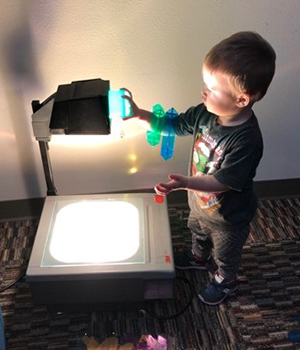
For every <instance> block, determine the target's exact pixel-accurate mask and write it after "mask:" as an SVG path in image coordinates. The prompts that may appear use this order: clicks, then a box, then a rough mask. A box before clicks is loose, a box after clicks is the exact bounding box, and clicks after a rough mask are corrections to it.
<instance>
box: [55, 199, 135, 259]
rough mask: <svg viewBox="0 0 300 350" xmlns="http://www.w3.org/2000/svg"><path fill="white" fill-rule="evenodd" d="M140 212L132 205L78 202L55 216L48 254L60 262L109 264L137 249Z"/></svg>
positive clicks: (64, 208)
mask: <svg viewBox="0 0 300 350" xmlns="http://www.w3.org/2000/svg"><path fill="white" fill-rule="evenodd" d="M139 230H140V229H139V212H138V209H137V208H136V206H134V205H133V204H131V203H127V202H123V201H114V200H99V201H98V200H93V201H80V202H76V203H72V204H69V205H67V206H65V207H63V208H62V209H60V210H59V211H58V213H57V215H56V219H55V223H54V227H53V232H52V238H51V243H50V254H51V255H52V257H53V258H54V259H56V260H58V261H60V262H62V263H70V264H71V263H87V264H89V263H112V262H120V261H124V260H126V259H129V258H131V257H132V256H133V255H134V254H135V253H136V252H137V250H138V248H139V245H140V241H139Z"/></svg>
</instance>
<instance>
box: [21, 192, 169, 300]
mask: <svg viewBox="0 0 300 350" xmlns="http://www.w3.org/2000/svg"><path fill="white" fill-rule="evenodd" d="M174 277H175V271H174V263H173V254H172V244H171V235H170V226H169V217H168V210H167V204H166V202H164V203H157V202H156V201H155V200H154V195H153V194H149V193H136V194H106V195H72V196H48V197H47V198H46V200H45V204H44V208H43V212H42V216H41V219H40V223H39V227H38V231H37V234H36V238H35V242H34V246H33V249H32V253H31V257H30V261H29V265H28V269H27V273H26V279H27V282H28V283H29V286H30V289H31V292H32V295H33V300H34V303H36V304H62V305H66V304H97V303H116V302H140V301H143V300H146V299H161V298H171V297H172V293H173V279H174Z"/></svg>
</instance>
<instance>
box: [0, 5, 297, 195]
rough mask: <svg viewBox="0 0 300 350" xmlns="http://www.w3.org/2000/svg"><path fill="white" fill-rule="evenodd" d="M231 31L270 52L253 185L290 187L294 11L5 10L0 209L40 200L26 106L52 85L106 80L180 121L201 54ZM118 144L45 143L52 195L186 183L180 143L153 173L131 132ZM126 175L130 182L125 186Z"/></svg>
mask: <svg viewBox="0 0 300 350" xmlns="http://www.w3.org/2000/svg"><path fill="white" fill-rule="evenodd" d="M240 30H255V31H257V32H259V33H260V34H261V35H262V36H264V37H265V38H266V39H267V40H269V41H270V43H271V44H272V45H273V46H274V48H275V50H276V52H277V55H278V59H277V72H276V76H275V78H274V81H273V84H272V86H271V88H270V90H269V93H268V95H267V97H266V98H265V99H264V100H263V101H261V102H260V103H259V104H257V106H255V112H256V114H257V116H258V117H259V119H260V123H261V127H262V130H263V133H264V139H265V155H264V158H263V161H262V162H261V165H260V167H259V170H258V173H257V180H272V179H287V178H298V177H300V166H299V159H300V142H299V135H300V127H299V107H298V105H299V92H300V69H299V66H300V1H298V0H260V1H257V0H256V1H255V0H252V1H249V0H228V1H224V0H122V1H121V0H10V1H4V0H2V1H1V12H0V43H1V50H0V79H1V80H0V150H1V152H0V167H1V173H0V200H11V199H25V198H34V197H40V196H44V195H45V190H46V189H45V183H44V178H43V171H42V164H41V160H40V156H39V150H38V144H37V142H36V141H35V139H34V137H33V133H32V128H31V101H32V100H35V99H38V100H41V101H42V100H44V99H45V98H47V97H48V96H49V95H50V94H52V93H53V92H55V91H56V89H57V86H58V85H60V84H65V83H69V82H71V81H74V80H81V79H92V78H102V79H108V80H110V83H111V88H113V89H118V88H120V87H123V86H125V87H128V88H129V89H131V90H132V92H133V94H134V97H135V100H136V102H137V103H138V104H139V105H140V106H142V107H144V108H151V107H152V106H153V105H154V104H155V103H161V104H162V105H163V106H164V107H165V108H171V107H174V108H176V109H177V110H178V111H183V110H185V109H186V108H188V107H189V106H191V105H195V104H198V103H199V101H200V91H201V84H202V80H201V75H200V68H201V62H202V59H203V56H204V55H205V53H206V52H207V50H208V49H209V48H210V47H211V46H212V45H214V44H215V43H216V42H218V41H219V40H221V39H223V38H224V37H226V36H228V35H230V34H232V33H234V32H236V31H240ZM125 129H126V130H125V138H123V139H119V138H112V137H111V138H101V139H97V140H95V139H92V140H88V141H89V143H85V144H84V145H81V146H79V145H78V144H77V141H72V142H71V144H64V145H63V144H62V143H63V142H64V140H63V139H53V140H52V141H51V143H50V148H51V159H52V166H53V170H54V176H55V182H56V186H57V188H58V192H59V193H60V194H70V193H93V192H103V191H105V192H106V191H117V190H126V189H139V188H150V187H152V186H153V185H154V184H155V183H156V182H157V181H161V180H165V179H166V177H167V174H168V173H169V172H180V173H183V174H186V169H187V159H188V155H189V150H190V142H191V139H190V138H184V139H182V138H181V139H179V138H177V140H176V150H175V155H174V157H173V159H172V160H170V161H168V162H165V161H164V160H162V159H161V158H160V156H159V151H160V149H159V148H160V147H158V148H151V147H150V146H149V145H148V144H147V142H146V138H145V133H144V130H143V129H142V127H141V126H139V125H137V124H136V123H135V122H128V124H126V126H125ZM133 167H135V168H136V170H137V172H135V173H133V174H131V173H130V172H131V171H132V170H131V169H132V168H133Z"/></svg>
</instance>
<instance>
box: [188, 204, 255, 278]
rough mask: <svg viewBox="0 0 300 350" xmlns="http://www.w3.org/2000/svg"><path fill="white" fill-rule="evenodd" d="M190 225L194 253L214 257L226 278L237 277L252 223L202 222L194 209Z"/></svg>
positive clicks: (191, 213)
mask: <svg viewBox="0 0 300 350" xmlns="http://www.w3.org/2000/svg"><path fill="white" fill-rule="evenodd" d="M188 227H189V229H190V230H191V233H192V249H193V253H194V254H196V255H197V256H199V257H200V258H203V259H207V258H208V257H209V256H210V255H212V257H213V258H214V260H215V262H216V264H217V266H218V270H219V272H220V274H221V276H223V277H224V278H225V279H226V280H229V281H231V280H233V279H235V278H236V277H237V273H238V270H239V267H240V265H241V255H242V250H243V245H244V244H245V242H246V240H247V238H248V235H249V232H250V224H246V225H244V226H243V227H241V228H240V227H239V228H234V227H223V226H219V225H213V224H210V223H207V222H205V223H204V222H201V221H200V220H199V218H197V216H196V214H194V213H193V211H191V212H190V215H189V219H188Z"/></svg>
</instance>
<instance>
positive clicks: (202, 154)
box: [173, 104, 263, 226]
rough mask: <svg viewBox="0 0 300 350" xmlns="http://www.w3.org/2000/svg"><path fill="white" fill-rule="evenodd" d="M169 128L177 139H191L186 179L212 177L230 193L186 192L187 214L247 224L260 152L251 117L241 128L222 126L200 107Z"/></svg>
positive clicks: (258, 135)
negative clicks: (189, 212)
mask: <svg viewBox="0 0 300 350" xmlns="http://www.w3.org/2000/svg"><path fill="white" fill-rule="evenodd" d="M173 127H174V130H175V132H176V134H177V135H178V136H184V135H193V137H194V143H193V149H192V154H191V163H190V173H189V175H191V176H207V175H213V176H214V177H215V178H216V179H217V180H218V181H219V182H221V183H222V184H224V185H226V186H227V187H229V188H230V189H231V190H230V191H228V192H224V193H207V192H199V191H188V194H189V204H190V207H191V210H193V211H194V212H195V214H196V215H198V216H199V217H200V218H203V219H205V220H208V221H209V222H211V223H216V224H222V225H230V226H232V225H243V224H246V223H248V222H250V221H251V220H252V218H253V216H254V213H255V210H256V207H257V199H256V196H255V194H254V192H253V178H254V176H255V172H256V168H257V166H258V164H259V161H260V159H261V157H262V152H263V141H262V135H261V131H260V128H259V125H258V121H257V119H256V117H255V115H254V114H253V115H252V117H251V118H250V119H249V120H247V121H246V122H244V123H243V124H240V125H237V126H222V125H219V124H218V123H217V116H216V115H214V114H212V113H209V112H208V111H207V110H206V107H205V106H204V105H203V104H200V105H198V106H196V107H191V108H189V109H188V110H187V111H186V112H185V113H181V114H180V115H179V116H178V118H177V119H176V120H175V121H174V124H173Z"/></svg>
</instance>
